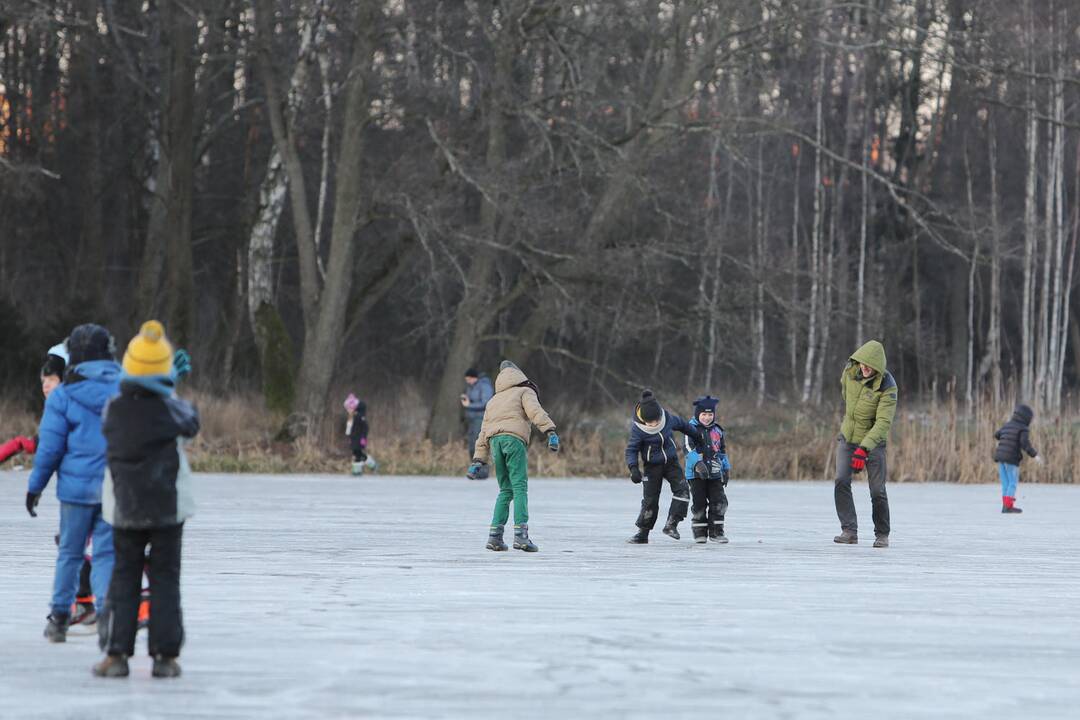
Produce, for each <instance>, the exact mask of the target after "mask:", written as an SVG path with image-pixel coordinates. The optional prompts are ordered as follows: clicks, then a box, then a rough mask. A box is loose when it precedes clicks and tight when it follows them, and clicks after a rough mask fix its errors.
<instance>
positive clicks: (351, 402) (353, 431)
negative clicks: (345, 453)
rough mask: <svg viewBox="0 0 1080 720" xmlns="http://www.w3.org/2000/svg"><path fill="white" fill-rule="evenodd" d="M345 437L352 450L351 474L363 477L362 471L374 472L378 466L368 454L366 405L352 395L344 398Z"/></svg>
mask: <svg viewBox="0 0 1080 720" xmlns="http://www.w3.org/2000/svg"><path fill="white" fill-rule="evenodd" d="M345 412H346V413H347V416H346V419H345V435H346V436H348V438H349V449H351V450H352V454H353V463H352V474H353V475H363V474H364V469H365V468H367V469H368V470H375V469H376V468H377V467H378V464H377V463H376V462H375V459H374V458H372V457H371V456H370V455H369V454H368V430H369V429H370V428H369V427H368V421H367V403H365V402H364V401H363V400H360V399H359V398H357V397H356V396H355V395H353V394H352V393H349V397H347V398H345Z"/></svg>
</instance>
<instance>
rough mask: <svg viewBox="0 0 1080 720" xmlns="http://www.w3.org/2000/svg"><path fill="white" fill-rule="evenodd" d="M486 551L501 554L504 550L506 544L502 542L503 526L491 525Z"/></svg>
mask: <svg viewBox="0 0 1080 720" xmlns="http://www.w3.org/2000/svg"><path fill="white" fill-rule="evenodd" d="M485 547H487V549H488V550H494V551H495V552H502V551H504V550H506V543H504V542H503V526H502V525H492V526H491V531H490V532H489V533H488V541H487V545H486V546H485Z"/></svg>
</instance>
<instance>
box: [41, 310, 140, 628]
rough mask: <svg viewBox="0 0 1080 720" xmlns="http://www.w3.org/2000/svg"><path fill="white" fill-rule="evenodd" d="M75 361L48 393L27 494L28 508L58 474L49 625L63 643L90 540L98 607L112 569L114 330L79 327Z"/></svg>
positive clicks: (72, 342) (72, 344)
mask: <svg viewBox="0 0 1080 720" xmlns="http://www.w3.org/2000/svg"><path fill="white" fill-rule="evenodd" d="M67 347H68V354H69V358H70V362H69V365H68V370H67V372H66V374H65V377H64V382H63V384H62V385H60V386H58V387H56V388H55V389H53V390H52V392H51V393H49V398H48V400H46V401H45V412H44V414H43V415H42V417H41V424H40V426H39V428H38V443H37V451H36V453H35V454H34V469H33V471H32V472H31V473H30V481H29V484H28V487H27V492H26V510H27V512H29V513H30V515H31V516H33V517H36V516H37V513H36V512H35V510H34V508H35V507H37V504H38V502H39V501H40V500H41V493H42V492H44V490H45V486H46V485H47V484H48V483H49V480H50V479H51V478H52V475H53V473H56V478H57V480H56V497H57V498H58V499H59V500H60V543H59V550H58V552H57V557H56V574H55V576H54V579H53V595H52V603H51V605H52V612H51V613H50V614H49V617H48V624H47V625H46V626H45V637H46V638H47V639H48V640H49V641H50V642H64V641H65V640H66V639H67V629H68V625H69V623H70V621H71V606H72V603H73V602H74V601H75V593H76V589H77V588H78V584H79V569H80V568H81V567H82V564H83V551H84V550H85V548H86V540H87V538H88V537H89V538H92V539H93V543H94V560H93V563H92V564H91V569H90V586H91V587H92V588H93V591H94V602H95V604H96V605H97V612H98V613H99V614H100V612H101V604H102V603H103V602H104V601H105V595H106V593H107V592H108V588H109V578H110V577H111V576H112V570H113V538H112V528H111V527H110V526H109V523H107V522H106V521H105V518H104V517H103V515H102V507H101V502H102V501H101V492H102V491H101V487H102V481H103V480H104V476H105V436H104V435H103V434H102V432H101V413H102V410H103V409H104V407H105V403H106V402H107V401H108V400H109V398H111V397H112V396H113V395H115V394H116V391H117V383H118V381H119V377H120V366H119V365H118V364H117V363H116V361H115V360H113V352H114V345H113V339H112V336H110V335H109V332H108V331H107V330H106V329H105V328H103V327H101V326H100V325H92V324H87V325H80V326H78V327H77V328H75V329H74V330H72V331H71V335H70V336H69V337H68V342H67Z"/></svg>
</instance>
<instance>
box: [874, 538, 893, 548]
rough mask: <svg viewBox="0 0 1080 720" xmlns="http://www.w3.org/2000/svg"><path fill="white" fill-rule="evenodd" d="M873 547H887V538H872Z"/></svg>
mask: <svg viewBox="0 0 1080 720" xmlns="http://www.w3.org/2000/svg"><path fill="white" fill-rule="evenodd" d="M874 547H876V548H886V547H889V536H888V535H878V536H877V537H876V538H874Z"/></svg>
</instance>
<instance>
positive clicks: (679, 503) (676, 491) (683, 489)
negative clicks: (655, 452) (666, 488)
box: [635, 458, 690, 530]
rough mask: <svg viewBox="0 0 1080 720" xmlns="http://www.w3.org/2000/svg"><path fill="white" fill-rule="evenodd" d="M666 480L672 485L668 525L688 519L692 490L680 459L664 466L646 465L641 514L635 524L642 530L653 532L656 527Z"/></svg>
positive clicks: (669, 461)
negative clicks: (661, 491)
mask: <svg viewBox="0 0 1080 720" xmlns="http://www.w3.org/2000/svg"><path fill="white" fill-rule="evenodd" d="M664 480H667V481H668V484H669V485H671V507H669V508H668V520H667V521H668V523H672V524H674V523H679V522H681V521H682V520H683V519H684V518H685V517H686V508H687V506H688V505H689V504H690V488H689V486H688V485H687V484H686V478H684V477H683V471H682V466H681V465H679V461H678V459H677V458H672V459H670V460H668V461H667V462H666V463H664V464H663V465H660V464H656V465H646V466H645V478H644V480H643V481H642V483H641V493H642V498H641V512H640V513H639V514H638V519H637V523H635V524H636V525H637V526H638V527H639V528H641V529H642V530H652V529H653V527H654V526H655V525H656V516H657V514H658V513H659V512H660V488H661V487H663V484H664Z"/></svg>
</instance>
